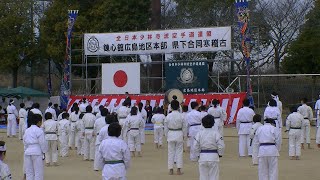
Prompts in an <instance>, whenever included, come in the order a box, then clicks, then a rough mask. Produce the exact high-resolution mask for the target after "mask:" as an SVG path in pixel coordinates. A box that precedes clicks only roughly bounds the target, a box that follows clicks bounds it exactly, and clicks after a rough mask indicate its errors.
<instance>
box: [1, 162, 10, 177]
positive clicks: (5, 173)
mask: <svg viewBox="0 0 320 180" xmlns="http://www.w3.org/2000/svg"><path fill="white" fill-rule="evenodd" d="M0 179H1V180H10V179H11V172H10V169H9V166H8V165H7V164H6V163H4V162H3V161H1V160H0Z"/></svg>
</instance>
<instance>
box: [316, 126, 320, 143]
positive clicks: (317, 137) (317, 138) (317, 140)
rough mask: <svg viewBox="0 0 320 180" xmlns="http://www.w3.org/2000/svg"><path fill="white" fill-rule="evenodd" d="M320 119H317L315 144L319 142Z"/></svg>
mask: <svg viewBox="0 0 320 180" xmlns="http://www.w3.org/2000/svg"><path fill="white" fill-rule="evenodd" d="M319 127H320V121H317V132H316V144H320V128H319Z"/></svg>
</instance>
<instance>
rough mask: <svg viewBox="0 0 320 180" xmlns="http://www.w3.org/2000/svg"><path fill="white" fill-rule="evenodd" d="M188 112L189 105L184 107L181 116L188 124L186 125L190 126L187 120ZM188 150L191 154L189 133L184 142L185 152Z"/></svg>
mask: <svg viewBox="0 0 320 180" xmlns="http://www.w3.org/2000/svg"><path fill="white" fill-rule="evenodd" d="M188 110H189V107H188V106H187V105H184V106H182V113H181V115H182V118H183V120H184V121H185V122H186V123H185V124H186V125H187V124H188V121H187V120H186V116H187V114H188ZM186 150H187V151H189V152H190V138H189V135H188V133H187V137H186V138H185V139H184V140H183V152H186Z"/></svg>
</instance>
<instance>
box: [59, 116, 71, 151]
mask: <svg viewBox="0 0 320 180" xmlns="http://www.w3.org/2000/svg"><path fill="white" fill-rule="evenodd" d="M69 131H70V121H69V113H63V114H62V120H61V121H59V122H58V134H59V142H60V156H61V157H68V153H69V146H68V141H69Z"/></svg>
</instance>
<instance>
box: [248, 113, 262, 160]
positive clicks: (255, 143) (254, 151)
mask: <svg viewBox="0 0 320 180" xmlns="http://www.w3.org/2000/svg"><path fill="white" fill-rule="evenodd" d="M253 122H254V124H253V125H252V128H251V130H250V146H251V148H252V164H253V165H258V163H259V159H258V152H259V143H258V140H257V138H256V136H255V135H256V132H257V130H258V129H259V127H261V126H262V125H263V124H262V123H261V115H260V114H256V115H254V116H253Z"/></svg>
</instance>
